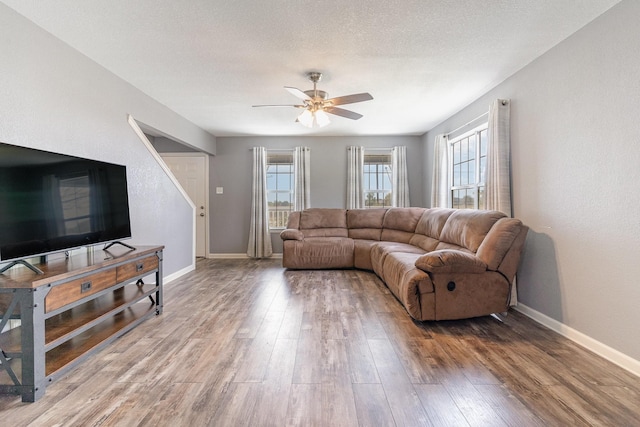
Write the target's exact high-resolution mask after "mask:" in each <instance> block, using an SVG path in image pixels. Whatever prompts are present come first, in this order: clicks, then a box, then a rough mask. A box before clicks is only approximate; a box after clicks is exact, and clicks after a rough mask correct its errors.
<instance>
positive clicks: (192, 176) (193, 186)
mask: <svg viewBox="0 0 640 427" xmlns="http://www.w3.org/2000/svg"><path fill="white" fill-rule="evenodd" d="M159 154H160V156H161V157H162V160H164V162H165V163H166V164H167V166H168V167H169V169H170V170H171V172H172V173H173V175H174V176H175V177H176V179H177V180H178V182H179V183H180V185H181V186H182V188H183V189H184V191H185V192H186V193H187V195H188V196H189V198H190V199H191V201H192V202H193V204H194V205H195V206H196V211H195V215H196V217H195V223H196V242H195V243H196V257H200V258H206V257H207V252H208V248H209V156H207V155H206V154H204V153H159Z"/></svg>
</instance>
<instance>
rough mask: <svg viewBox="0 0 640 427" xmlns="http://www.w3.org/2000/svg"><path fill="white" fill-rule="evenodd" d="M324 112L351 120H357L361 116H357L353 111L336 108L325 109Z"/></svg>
mask: <svg viewBox="0 0 640 427" xmlns="http://www.w3.org/2000/svg"><path fill="white" fill-rule="evenodd" d="M324 111H325V112H327V113H331V114H335V115H336V116H341V117H346V118H347V119H351V120H358V119H359V118H361V117H362V114H358V113H356V112H354V111H349V110H345V109H344V108H338V107H325V108H324Z"/></svg>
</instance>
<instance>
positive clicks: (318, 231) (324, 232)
mask: <svg viewBox="0 0 640 427" xmlns="http://www.w3.org/2000/svg"><path fill="white" fill-rule="evenodd" d="M300 232H302V234H304V237H305V238H309V237H345V238H346V237H349V232H348V230H347V229H346V228H307V229H300Z"/></svg>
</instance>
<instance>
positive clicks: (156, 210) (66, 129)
mask: <svg viewBox="0 0 640 427" xmlns="http://www.w3.org/2000/svg"><path fill="white" fill-rule="evenodd" d="M0 40H2V42H1V43H0V58H2V65H0V94H1V96H0V141H2V142H6V143H10V144H15V145H22V146H28V147H34V148H39V149H44V150H48V151H55V152H60V153H65V154H71V155H76V156H81V157H88V158H92V159H99V160H103V161H107V162H112V163H118V164H123V165H126V166H127V178H128V182H129V198H130V207H131V221H132V232H133V239H132V240H131V241H130V243H132V244H137V245H141V244H163V245H165V246H166V250H165V254H164V260H165V262H164V273H165V275H169V274H171V273H174V272H176V271H179V270H182V269H185V268H187V267H189V266H191V265H192V263H193V259H192V258H191V253H192V246H193V242H192V221H193V217H192V212H191V209H190V207H189V205H188V203H187V202H186V201H185V200H184V199H183V198H182V196H181V195H180V193H179V192H178V190H177V189H176V188H175V187H174V186H173V184H172V183H171V181H170V180H169V178H168V177H167V176H166V174H165V173H164V172H163V170H162V169H161V168H160V167H159V166H158V164H157V163H156V161H155V159H154V158H153V156H152V155H151V154H150V153H149V151H148V150H147V148H146V147H145V145H144V144H143V143H142V142H140V140H139V139H138V137H137V136H136V135H135V133H134V131H133V130H132V128H131V127H130V126H129V124H128V123H127V117H128V116H127V115H128V114H131V115H133V117H135V118H136V119H137V120H139V121H141V122H143V123H145V124H148V125H149V126H152V127H154V128H156V129H162V130H163V131H164V132H166V133H167V134H171V135H174V136H175V138H176V139H178V140H181V141H192V142H193V143H194V144H195V145H202V146H208V147H212V148H213V147H214V146H215V138H214V137H213V136H211V135H209V134H208V133H206V132H204V131H203V130H202V129H200V128H198V127H196V126H195V125H193V124H192V123H190V122H188V121H186V120H185V119H184V118H182V117H180V116H178V115H177V114H175V113H173V112H172V111H170V110H168V109H167V108H166V107H164V106H163V105H161V104H160V103H158V102H156V101H154V100H152V99H151V98H149V97H148V96H146V95H145V94H143V93H142V92H140V91H139V90H137V89H136V88H134V87H133V86H131V85H129V84H128V83H125V82H124V81H122V80H121V79H119V78H117V77H116V76H115V75H113V74H111V73H110V72H108V71H106V70H105V69H104V68H102V67H100V66H98V65H97V64H96V63H95V62H93V61H91V60H89V59H88V58H87V57H85V56H83V55H81V54H80V53H78V52H77V51H75V50H73V49H71V48H70V47H69V46H68V45H66V44H64V43H62V42H61V41H60V40H58V39H56V38H54V37H52V36H51V35H50V34H49V33H47V32H45V31H43V30H42V29H40V28H39V27H37V26H36V25H35V24H33V23H32V22H30V21H28V20H26V19H24V18H23V17H22V16H20V15H18V14H17V13H15V12H14V11H13V10H12V9H10V8H8V7H6V6H5V5H3V4H0ZM169 225H170V226H169Z"/></svg>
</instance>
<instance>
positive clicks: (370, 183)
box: [363, 152, 392, 208]
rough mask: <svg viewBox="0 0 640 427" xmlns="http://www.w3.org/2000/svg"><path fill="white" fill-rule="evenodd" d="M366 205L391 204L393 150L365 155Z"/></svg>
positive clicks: (379, 206)
mask: <svg viewBox="0 0 640 427" xmlns="http://www.w3.org/2000/svg"><path fill="white" fill-rule="evenodd" d="M363 175H364V176H363V178H364V206H365V208H382V207H390V206H391V180H392V177H391V152H388V153H374V154H367V153H366V152H365V155H364V172H363Z"/></svg>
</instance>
